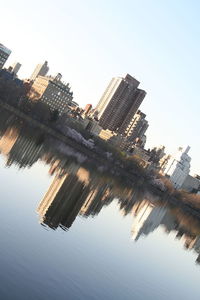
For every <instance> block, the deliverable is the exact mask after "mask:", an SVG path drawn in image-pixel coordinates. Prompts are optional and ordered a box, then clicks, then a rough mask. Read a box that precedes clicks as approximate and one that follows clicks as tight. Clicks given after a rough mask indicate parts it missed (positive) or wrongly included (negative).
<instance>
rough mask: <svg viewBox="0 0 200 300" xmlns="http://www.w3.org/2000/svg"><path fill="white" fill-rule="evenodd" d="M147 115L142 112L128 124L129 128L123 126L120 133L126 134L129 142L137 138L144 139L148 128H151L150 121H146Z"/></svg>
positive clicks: (138, 112)
mask: <svg viewBox="0 0 200 300" xmlns="http://www.w3.org/2000/svg"><path fill="white" fill-rule="evenodd" d="M145 118H146V115H145V114H144V113H143V112H141V111H140V110H138V111H137V113H136V114H135V115H134V117H133V118H132V120H131V121H130V122H129V124H128V122H127V124H128V125H127V126H124V128H123V126H121V127H120V132H121V133H123V134H125V135H126V136H127V137H128V138H129V140H132V141H134V140H135V139H136V138H140V139H142V137H143V136H144V134H145V132H146V130H147V128H148V127H149V124H148V121H147V120H146V119H145Z"/></svg>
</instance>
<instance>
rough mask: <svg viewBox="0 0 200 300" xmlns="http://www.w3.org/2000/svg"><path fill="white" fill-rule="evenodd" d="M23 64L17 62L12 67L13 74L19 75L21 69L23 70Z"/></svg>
mask: <svg viewBox="0 0 200 300" xmlns="http://www.w3.org/2000/svg"><path fill="white" fill-rule="evenodd" d="M21 66H22V65H21V64H20V63H19V62H15V63H14V64H13V65H12V72H13V73H14V74H15V75H17V73H18V72H19V69H20V68H21Z"/></svg>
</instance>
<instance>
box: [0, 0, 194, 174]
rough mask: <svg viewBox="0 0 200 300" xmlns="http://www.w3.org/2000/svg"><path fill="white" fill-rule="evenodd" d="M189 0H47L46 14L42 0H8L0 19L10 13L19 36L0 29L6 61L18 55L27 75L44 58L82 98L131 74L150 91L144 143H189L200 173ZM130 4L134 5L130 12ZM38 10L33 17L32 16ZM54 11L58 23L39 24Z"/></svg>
mask: <svg viewBox="0 0 200 300" xmlns="http://www.w3.org/2000/svg"><path fill="white" fill-rule="evenodd" d="M192 2H193V4H194V5H191V4H189V3H188V4H185V3H184V4H183V3H182V2H180V1H177V2H176V3H174V2H173V1H169V2H168V3H164V2H163V3H157V4H155V2H153V1H141V3H137V4H136V2H134V1H126V2H125V5H124V3H123V4H122V3H115V5H114V2H113V1H109V2H108V3H107V2H105V1H103V2H101V4H100V3H98V4H97V2H95V1H94V2H91V1H86V2H85V3H84V5H83V3H81V1H76V2H74V3H67V4H66V3H65V2H64V1H60V5H59V6H55V5H54V4H53V2H52V1H49V2H48V4H49V5H48V11H47V12H48V13H47V14H44V12H45V9H46V4H47V2H45V1H44V3H43V4H42V5H40V12H38V10H37V5H36V4H37V1H35V2H34V5H33V4H31V7H30V8H26V6H25V5H24V4H25V2H24V1H19V2H18V3H14V1H8V3H6V4H5V5H4V7H3V9H2V16H1V20H0V23H1V22H2V24H1V25H2V26H3V24H4V22H5V20H6V16H7V15H8V13H9V15H10V16H11V17H12V19H13V21H14V22H15V23H16V24H17V25H18V26H17V31H18V32H20V36H19V35H18V34H15V28H13V27H12V28H5V30H4V31H3V33H2V37H1V42H2V43H3V44H4V45H5V46H6V47H8V48H9V49H11V50H12V54H11V56H10V57H9V59H8V61H7V63H6V66H8V65H10V64H12V62H13V61H20V62H22V65H23V67H22V68H21V70H20V71H19V77H29V76H30V74H31V72H32V70H33V69H34V66H35V65H37V64H38V63H40V62H42V61H44V60H48V61H49V64H50V66H51V68H50V73H51V74H55V73H56V72H57V71H61V72H62V73H63V75H64V77H65V78H66V79H67V80H68V81H70V83H71V85H72V87H73V91H74V95H75V101H77V102H78V103H79V104H80V105H81V106H84V104H86V103H92V104H93V105H96V104H97V103H98V101H99V99H100V96H101V94H102V92H103V91H104V90H105V87H106V85H107V82H108V81H109V80H110V78H112V77H113V76H123V75H124V74H126V73H127V72H128V73H130V74H132V75H133V76H134V77H136V78H137V79H138V80H139V81H140V82H141V83H142V86H144V87H145V90H146V91H147V96H146V99H145V101H144V103H143V104H142V106H141V110H142V111H144V113H145V114H146V115H147V117H148V120H149V124H150V126H149V129H148V131H147V145H149V146H156V145H158V144H164V145H166V146H167V149H169V150H168V152H173V151H175V150H176V149H177V148H178V147H179V146H184V145H187V144H188V145H190V146H191V157H192V172H194V173H199V170H200V163H199V160H198V139H197V137H198V123H197V122H198V111H199V109H200V106H199V103H198V99H197V98H198V95H197V92H196V86H197V84H198V73H197V72H198V71H197V70H198V65H199V60H198V52H199V48H200V43H199V40H198V39H197V38H196V37H197V33H198V28H199V25H198V23H197V11H198V8H199V4H198V3H197V2H196V1H192ZM144 6H145V11H144V10H143V7H144ZM30 9H31V14H30ZM113 11H114V13H112V12H113ZM134 11H135V12H137V13H135V14H134V18H133V16H132V15H133V14H132V12H134ZM16 12H17V13H16ZM36 15H37V24H35V22H33V19H34V18H35V17H36ZM53 16H54V19H56V21H57V25H56V26H55V24H53V25H52V27H51V25H50V27H49V26H47V27H45V28H44V27H42V24H44V22H47V21H48V20H49V19H51V18H53ZM77 20H78V22H77ZM98 20H103V23H102V22H100V21H98ZM24 23H26V24H27V25H28V26H26V28H25V26H24ZM158 24H159V25H160V26H158ZM92 25H93V26H92ZM58 28H59V30H58ZM39 29H40V30H39ZM72 29H73V30H72ZM38 32H40V34H39V33H38ZM44 36H45V39H44ZM63 36H66V40H65V39H63ZM110 37H112V38H111V39H110ZM64 40H65V41H64ZM31 41H32V43H31ZM33 41H34V43H33ZM67 41H68V42H67ZM69 41H71V42H70V43H69ZM38 45H40V47H38ZM80 49H81V51H80ZM56 51H59V55H57V54H56V53H57V52H56ZM30 55H31V59H30Z"/></svg>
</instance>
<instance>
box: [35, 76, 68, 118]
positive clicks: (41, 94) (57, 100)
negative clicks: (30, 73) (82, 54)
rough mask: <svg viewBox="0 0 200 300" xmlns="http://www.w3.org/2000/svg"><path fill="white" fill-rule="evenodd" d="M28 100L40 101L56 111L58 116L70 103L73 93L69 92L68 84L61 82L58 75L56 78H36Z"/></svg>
mask: <svg viewBox="0 0 200 300" xmlns="http://www.w3.org/2000/svg"><path fill="white" fill-rule="evenodd" d="M29 98H30V99H32V100H34V101H38V100H39V101H42V102H43V103H46V104H48V105H49V107H50V108H51V109H52V110H58V112H59V114H62V113H63V112H64V110H65V109H66V108H67V107H68V105H70V104H71V103H72V100H73V92H71V91H70V87H69V83H67V84H65V83H64V82H62V81H61V74H60V73H59V74H58V75H57V76H56V77H51V76H38V77H37V78H36V80H35V81H34V83H33V85H32V87H31V90H30V92H29Z"/></svg>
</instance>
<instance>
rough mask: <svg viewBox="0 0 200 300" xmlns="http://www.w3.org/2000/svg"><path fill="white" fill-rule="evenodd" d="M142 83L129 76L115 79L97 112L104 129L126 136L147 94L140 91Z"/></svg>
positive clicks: (106, 91) (99, 104) (101, 100)
mask: <svg viewBox="0 0 200 300" xmlns="http://www.w3.org/2000/svg"><path fill="white" fill-rule="evenodd" d="M139 84H140V82H139V81H138V80H136V79H135V78H133V77H132V76H130V75H129V74H127V75H126V76H125V78H122V77H117V78H113V79H112V80H111V82H110V84H109V85H108V87H107V89H106V90H105V92H104V94H103V96H102V97H101V99H100V101H99V103H98V105H97V107H96V112H97V113H98V118H99V124H100V126H102V128H103V129H109V130H111V131H118V132H119V133H122V134H124V135H125V132H126V130H127V127H128V126H129V124H130V122H131V121H132V119H133V117H134V115H135V113H136V112H137V110H138V108H139V106H140V104H141V103H142V101H143V99H144V97H145V95H146V92H145V91H143V90H141V89H138V86H139Z"/></svg>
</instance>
